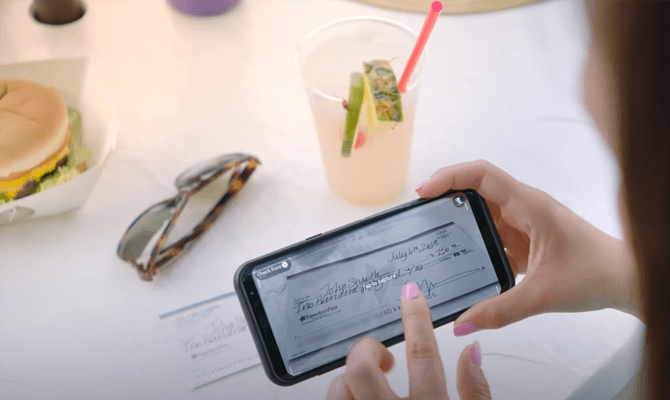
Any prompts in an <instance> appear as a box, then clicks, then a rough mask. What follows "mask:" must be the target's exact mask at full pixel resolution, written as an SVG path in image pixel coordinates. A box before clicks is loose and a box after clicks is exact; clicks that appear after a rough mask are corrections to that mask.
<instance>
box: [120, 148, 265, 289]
mask: <svg viewBox="0 0 670 400" xmlns="http://www.w3.org/2000/svg"><path fill="white" fill-rule="evenodd" d="M259 164H260V161H259V160H258V159H257V158H256V157H254V156H251V155H247V154H239V153H238V154H225V155H222V156H218V157H215V158H212V159H210V160H207V161H205V162H202V163H199V164H197V165H194V166H192V167H191V168H189V169H187V170H186V171H184V172H182V173H181V174H179V176H178V177H177V178H176V179H175V186H176V187H177V189H178V190H179V193H177V195H176V196H175V197H173V198H171V199H168V200H165V201H162V202H160V203H158V204H155V205H153V206H151V207H149V208H148V209H147V210H146V211H144V212H143V213H142V214H140V216H139V217H137V218H136V219H135V221H133V223H132V224H130V227H128V230H126V233H124V235H123V237H122V238H121V242H120V243H119V247H118V248H117V250H116V253H117V254H118V256H119V257H120V258H121V259H122V260H125V261H128V262H129V263H131V264H132V265H133V266H135V267H136V268H137V270H138V272H139V274H140V277H141V278H142V279H144V280H147V281H150V280H152V279H153V277H154V275H156V274H157V273H158V272H159V270H160V269H161V268H164V267H165V266H166V265H167V264H168V263H171V262H172V261H175V260H177V259H178V258H179V257H177V256H180V255H183V254H185V253H186V251H187V250H188V249H190V248H191V246H192V245H193V244H194V243H195V242H196V241H197V239H198V238H199V237H200V236H201V235H202V234H203V233H204V232H205V231H207V230H208V229H209V228H210V227H211V226H212V224H213V223H214V221H215V220H216V219H217V218H218V217H219V215H220V214H221V211H222V210H223V205H224V204H225V203H226V202H227V201H228V200H229V199H230V198H231V197H232V196H233V195H235V193H237V192H238V191H239V190H240V189H241V188H242V186H243V185H244V183H245V182H246V181H247V179H248V178H249V176H250V175H251V173H252V172H254V170H255V169H256V166H258V165H259ZM228 175H230V178H228V177H227V176H228ZM219 178H220V179H219ZM189 200H191V201H190V202H189ZM217 200H218V201H217ZM187 204H189V207H186V205H187ZM182 213H183V214H184V215H182ZM205 214H206V215H205ZM180 215H182V218H179V216H180ZM203 216H204V217H203ZM178 218H179V221H178V220H177V219H178ZM177 222H179V223H177ZM179 231H181V232H183V234H179V233H177V232H179ZM171 234H172V235H171ZM168 237H170V238H173V237H174V238H176V240H174V241H172V240H171V241H170V242H168V241H167V240H168Z"/></svg>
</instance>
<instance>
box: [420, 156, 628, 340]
mask: <svg viewBox="0 0 670 400" xmlns="http://www.w3.org/2000/svg"><path fill="white" fill-rule="evenodd" d="M424 182H425V183H423V184H422V185H421V186H420V187H419V188H417V193H418V194H419V195H420V196H421V197H424V198H432V197H436V196H439V195H441V194H443V193H444V192H446V191H447V190H450V189H466V188H473V189H475V190H477V192H479V194H480V195H481V196H482V197H483V198H484V199H485V200H486V203H487V204H488V207H489V209H490V211H491V216H492V217H493V221H494V222H495V225H496V227H497V229H498V232H499V233H500V236H501V239H502V241H503V244H504V246H505V251H506V253H507V258H508V259H509V262H510V264H511V267H512V270H513V271H514V275H515V276H516V275H517V274H519V273H521V274H525V278H524V279H523V281H521V283H519V284H518V285H517V286H515V287H513V288H511V289H510V290H508V291H507V292H505V293H502V294H500V295H499V296H495V297H492V298H490V299H486V300H483V301H481V302H479V303H477V304H476V305H474V306H472V307H471V308H470V309H468V310H467V311H466V312H465V313H463V314H462V315H461V316H460V317H459V318H458V319H457V320H456V321H455V322H454V334H455V335H457V336H460V335H465V334H468V333H471V332H473V331H474V330H479V329H490V328H501V327H503V326H506V325H509V324H512V323H514V322H517V321H520V320H522V319H524V318H527V317H530V316H533V315H537V314H541V313H545V312H578V311H591V310H598V309H602V308H608V307H612V308H617V309H620V310H622V311H626V312H629V313H631V314H633V315H637V306H636V304H639V303H637V300H636V299H637V298H638V296H637V294H635V296H634V295H633V287H634V286H633V282H634V280H635V279H636V277H635V272H634V271H635V270H634V262H633V258H632V256H631V255H630V253H629V251H628V248H627V246H626V245H625V243H624V242H622V241H620V240H617V239H615V238H613V237H611V236H609V235H607V234H605V233H604V232H602V231H600V230H598V229H597V228H595V227H594V226H593V225H591V224H589V223H588V222H586V221H585V220H583V219H582V218H580V217H579V216H577V215H576V214H575V213H573V212H572V211H570V210H569V209H568V208H566V207H565V206H563V205H562V204H561V203H559V202H558V201H556V200H555V199H553V198H552V197H551V196H549V195H548V194H546V193H545V192H543V191H541V190H538V189H535V188H532V187H530V186H528V185H525V184H523V183H521V182H519V181H517V180H516V179H514V178H512V177H511V176H510V175H508V174H507V173H505V172H504V171H502V170H501V169H499V168H497V167H495V166H493V165H491V164H490V163H488V162H486V161H481V160H480V161H474V162H467V163H462V164H456V165H452V166H449V167H444V168H441V169H439V170H437V171H436V172H435V173H434V174H433V175H432V176H431V178H430V179H429V180H428V181H424ZM585 201H588V199H585Z"/></svg>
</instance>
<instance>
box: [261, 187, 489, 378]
mask: <svg viewBox="0 0 670 400" xmlns="http://www.w3.org/2000/svg"><path fill="white" fill-rule="evenodd" d="M252 276H253V279H254V283H255V285H256V288H257V290H258V293H259V296H260V298H261V301H262V304H263V308H264V310H265V313H266V315H267V318H268V321H269V324H270V327H271V329H272V333H273V334H274V337H275V339H276V341H277V346H278V348H279V351H280V353H281V356H282V359H283V361H284V364H285V366H286V371H287V372H288V373H289V374H291V375H299V374H301V373H304V372H306V371H309V370H311V369H314V368H316V367H319V366H322V365H324V364H326V363H328V362H331V361H334V360H337V359H339V358H342V357H343V356H345V355H346V354H347V353H348V352H349V349H350V348H351V346H352V345H353V343H354V342H355V341H356V340H357V339H359V338H360V337H363V336H373V337H376V338H377V339H379V340H380V341H385V340H387V339H390V338H392V337H395V336H398V335H400V334H402V333H403V326H402V321H401V319H400V296H401V293H402V288H403V286H404V285H405V284H406V283H408V282H416V283H417V284H418V285H419V287H420V288H421V290H422V292H423V294H424V295H425V297H426V299H427V301H428V305H429V306H430V308H431V315H432V318H433V320H438V319H441V318H444V317H447V316H450V315H452V314H455V313H457V312H460V311H463V310H465V309H466V308H468V307H470V306H472V305H473V304H475V303H477V302H478V301H480V300H483V299H485V298H488V297H493V296H495V295H497V294H499V293H500V290H501V287H500V284H499V281H498V277H497V275H496V271H495V269H494V267H493V264H492V262H491V259H490V257H489V254H488V251H487V250H486V245H485V243H484V239H483V238H482V235H481V233H480V231H479V228H478V226H477V221H476V219H475V216H474V214H473V211H472V207H471V205H470V203H469V200H468V198H467V196H465V195H464V194H462V193H459V192H456V193H454V194H453V195H450V196H447V197H443V198H441V199H437V200H434V201H431V202H429V203H426V204H423V205H421V206H418V207H414V208H411V209H409V210H406V211H403V212H401V213H399V214H396V215H393V216H391V217H389V218H385V219H382V220H379V221H375V222H372V223H370V224H368V225H366V226H364V227H362V228H359V229H356V230H352V231H351V232H349V233H347V234H343V235H338V236H337V237H334V238H329V239H325V240H323V241H319V242H317V243H315V244H314V245H313V246H308V247H304V248H301V249H299V250H296V251H295V252H293V253H289V254H284V255H283V256H281V257H280V258H277V259H273V260H269V261H268V262H266V263H263V264H261V265H258V266H256V267H255V268H254V269H253V272H252Z"/></svg>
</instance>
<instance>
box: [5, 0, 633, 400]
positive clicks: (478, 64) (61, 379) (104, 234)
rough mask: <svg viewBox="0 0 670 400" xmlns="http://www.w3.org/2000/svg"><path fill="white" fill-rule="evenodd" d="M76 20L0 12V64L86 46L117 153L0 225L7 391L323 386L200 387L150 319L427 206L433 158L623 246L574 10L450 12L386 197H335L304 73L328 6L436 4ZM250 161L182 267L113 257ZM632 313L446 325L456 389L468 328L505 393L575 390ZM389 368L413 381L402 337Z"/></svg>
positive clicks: (313, 383) (256, 388) (10, 2)
mask: <svg viewBox="0 0 670 400" xmlns="http://www.w3.org/2000/svg"><path fill="white" fill-rule="evenodd" d="M86 4H87V6H88V10H87V12H86V15H85V16H84V18H83V19H82V20H80V21H79V22H77V23H75V24H72V25H70V26H64V27H50V26H45V25H40V24H38V23H36V22H34V21H33V20H32V18H31V17H30V15H29V14H28V7H29V5H30V2H29V1H25V0H4V1H2V3H1V5H0V63H8V62H14V61H19V60H32V59H41V58H49V57H66V56H71V55H81V54H88V55H90V56H91V58H92V60H93V61H95V63H96V64H97V65H98V66H99V68H100V72H101V73H102V76H103V77H104V79H105V80H106V81H107V82H108V83H109V85H110V87H111V88H113V90H114V91H115V92H116V95H117V96H118V99H119V118H120V128H119V135H118V142H117V146H116V150H115V151H114V153H113V154H112V156H111V158H110V160H109V163H108V165H107V167H106V168H105V170H104V171H103V173H102V175H101V178H100V180H99V181H98V183H97V186H96V187H95V190H94V191H93V193H92V195H91V197H90V198H89V201H88V202H87V203H86V205H85V207H84V208H83V209H81V210H80V211H79V212H78V213H67V214H64V215H60V216H55V217H50V218H45V219H41V220H35V221H28V222H23V223H18V224H15V225H11V226H2V227H0V398H3V399H38V398H39V399H121V398H123V399H173V398H179V399H249V400H267V399H278V400H289V399H319V398H323V397H324V396H325V393H326V390H327V387H328V385H329V383H330V381H331V380H332V379H333V378H334V377H335V376H336V375H337V374H339V373H341V372H342V371H343V370H342V369H340V370H336V371H333V372H331V373H329V374H326V375H323V376H319V377H316V378H313V379H310V380H308V381H306V382H304V383H301V384H299V385H296V386H293V387H289V388H281V387H278V386H275V385H274V384H272V383H271V382H270V381H269V380H268V379H267V378H266V377H265V375H264V373H263V370H262V367H261V366H257V367H255V368H251V369H249V370H247V371H245V372H243V373H241V374H238V375H235V376H234V377H232V378H228V379H223V380H220V381H218V382H215V383H213V384H211V385H208V386H205V387H203V388H201V389H197V390H195V391H191V390H190V389H188V386H187V383H186V382H187V381H186V379H185V377H183V376H181V373H180V369H179V364H178V361H177V359H176V358H175V356H174V354H173V353H172V352H171V351H170V349H169V348H168V346H167V344H166V342H165V341H164V340H163V339H162V332H161V329H160V325H159V320H158V315H160V314H162V313H165V312H167V311H171V310H174V309H176V308H180V307H183V306H186V305H189V304H192V303H195V302H197V301H201V300H205V299H208V298H211V297H215V296H217V295H220V294H222V293H226V292H230V291H232V290H233V273H234V271H235V270H236V269H237V267H238V266H239V265H241V264H242V263H243V262H245V261H247V260H249V259H251V258H254V257H257V256H260V255H262V254H265V253H268V252H271V251H274V250H276V249H278V248H281V247H284V246H287V245H289V244H291V243H294V242H297V241H300V240H302V239H304V238H306V237H308V236H312V235H314V234H316V233H319V232H323V231H326V230H330V229H334V228H336V227H338V226H341V225H343V224H346V223H349V222H352V221H354V220H358V219H360V218H363V217H365V216H367V215H370V214H373V213H376V212H379V211H381V210H383V209H385V208H389V207H391V206H395V205H398V204H401V203H403V202H407V201H410V200H412V199H414V198H415V197H416V194H415V192H414V191H413V189H414V187H415V186H416V184H417V183H418V182H419V181H421V180H423V179H424V178H427V177H428V176H429V175H430V174H432V173H433V172H434V171H435V170H436V169H438V168H439V167H442V166H445V165H449V164H453V163H457V162H462V161H468V160H474V159H479V158H483V159H487V160H489V161H491V162H493V163H494V164H496V165H498V166H499V167H501V168H503V169H505V170H506V171H508V172H509V173H510V174H512V175H513V176H515V177H516V178H518V179H519V180H521V181H523V182H525V183H527V184H530V185H532V186H535V187H538V188H540V189H542V190H544V191H546V192H548V193H549V194H551V195H552V196H554V197H555V198H557V199H558V200H559V201H561V202H563V203H564V204H566V205H567V206H568V207H570V208H571V209H573V210H574V211H575V212H576V213H577V214H579V215H581V216H582V217H584V218H585V219H586V220H588V221H590V222H591V223H593V224H594V225H595V226H597V227H598V228H600V229H602V230H604V231H606V232H608V233H610V234H612V235H614V236H616V237H621V228H620V225H619V222H618V218H617V212H616V201H615V191H616V185H617V180H618V171H617V169H616V164H615V162H614V159H613V158H612V156H611V155H610V154H609V153H608V151H607V148H606V146H605V144H604V143H603V141H602V140H601V139H600V137H599V135H598V132H597V131H596V128H595V127H594V125H593V123H592V122H591V120H590V118H589V117H588V115H587V113H586V111H585V109H584V106H583V105H582V102H581V73H582V66H583V61H584V57H585V55H586V51H587V49H588V28H587V25H586V24H585V19H584V15H583V11H582V5H581V2H577V1H547V2H543V3H539V4H533V5H530V6H525V7H520V8H514V9H509V10H505V11H501V12H495V13H484V14H476V15H458V16H441V17H440V19H439V20H438V22H437V25H436V27H435V29H434V31H433V35H432V37H431V39H430V41H429V43H428V46H427V49H428V51H429V52H430V60H429V64H428V66H427V70H426V71H425V75H424V85H423V87H422V88H421V92H420V100H419V105H418V110H417V116H416V126H415V136H414V139H413V148H412V163H411V167H410V181H409V183H408V188H407V191H406V192H405V193H404V195H403V196H402V197H400V198H398V199H397V200H395V201H394V202H393V203H391V204H388V205H386V206H381V207H367V208H366V207H356V206H353V205H349V204H347V203H345V202H344V201H342V200H340V199H339V198H337V197H335V195H334V194H333V193H332V192H331V191H330V190H329V188H328V184H327V181H326V176H325V171H324V167H323V164H322V161H321V157H320V154H319V149H318V141H317V138H316V134H315V131H314V123H313V121H312V116H311V113H310V110H309V107H308V103H307V98H306V95H305V93H304V91H303V88H302V85H301V82H300V78H299V75H298V71H297V69H296V67H295V66H294V64H293V54H294V49H295V46H296V44H297V43H298V41H299V40H300V39H301V38H302V37H304V35H306V34H307V33H308V32H309V31H311V30H312V29H314V28H315V27H317V26H319V25H321V24H323V23H326V22H328V21H331V20H333V19H337V18H342V17H348V16H356V15H366V16H373V15H374V16H384V17H389V18H392V19H394V20H398V21H400V22H403V23H405V24H407V25H409V26H410V27H411V28H412V29H413V30H414V31H416V32H418V31H419V30H420V29H421V26H422V24H423V20H424V17H425V16H424V15H421V14H410V13H402V12H395V11H390V10H385V9H380V8H376V7H372V6H367V5H363V4H360V3H356V2H349V1H302V0H296V1H269V0H268V1H254V0H242V2H241V3H240V4H239V5H238V6H237V7H236V8H235V9H233V10H231V11H230V12H229V13H227V14H224V15H222V16H219V17H215V18H204V19H201V18H194V17H188V16H184V15H181V14H179V13H177V12H175V11H174V10H172V9H171V8H170V7H169V6H168V4H167V2H166V1H163V0H151V1H138V0H133V1H127V0H126V1H124V0H118V1H115V0H86ZM228 152H247V153H251V154H254V155H256V156H258V157H259V158H260V160H261V161H262V165H261V166H260V167H259V168H258V170H257V172H256V173H255V174H254V175H253V176H252V177H251V179H250V181H249V184H248V186H246V187H245V188H244V189H243V190H242V191H241V192H240V193H239V195H238V196H237V198H236V200H234V202H233V203H232V204H230V206H229V207H226V210H225V212H224V214H223V216H222V217H221V218H220V219H219V220H218V221H217V223H216V224H215V226H214V227H213V228H212V230H211V231H210V232H208V233H207V234H206V236H205V237H204V238H203V239H202V241H201V242H200V243H199V244H198V246H197V247H196V248H195V250H194V251H193V252H191V253H190V254H189V255H188V256H187V258H186V259H185V260H184V262H183V263H182V264H181V265H179V266H178V267H177V268H175V269H173V270H172V271H171V272H170V273H167V274H164V275H161V276H160V277H159V279H157V280H155V281H154V282H151V283H148V282H143V281H141V280H140V279H139V278H138V277H137V274H136V273H135V271H133V270H132V269H131V268H130V267H129V266H128V265H126V264H125V263H123V262H122V261H120V260H119V259H118V258H117V256H116V253H115V250H116V246H117V243H118V240H119V238H120V237H121V235H122V233H123V232H124V230H125V229H126V228H127V227H128V225H129V223H130V222H131V221H132V220H133V218H134V217H135V216H137V215H138V213H140V212H141V211H142V210H144V209H145V208H146V207H147V206H149V205H151V204H153V203H155V202H157V201H160V200H162V199H164V198H167V197H169V196H171V195H173V194H174V193H175V189H174V187H173V186H172V182H173V180H174V178H175V176H176V175H177V174H178V173H179V172H180V171H182V170H183V169H185V168H186V167H188V166H190V165H191V164H193V163H195V162H197V161H199V160H201V159H205V158H208V157H210V156H213V155H216V154H221V153H228ZM639 324H640V322H639V321H638V320H637V319H635V318H633V317H631V316H629V315H626V314H623V313H620V312H618V311H614V310H602V311H598V312H590V313H583V314H547V315H542V316H537V317H534V318H529V319H527V320H525V321H522V322H519V323H517V324H514V325H512V326H509V327H507V328H504V329H500V330H496V331H484V332H479V333H476V334H473V335H470V336H469V337H463V338H456V337H454V336H453V334H452V324H449V325H446V326H443V327H441V328H438V329H437V330H436V331H435V334H436V335H437V338H438V342H439V346H440V352H441V355H442V358H443V362H444V366H445V369H446V374H447V382H448V386H449V392H450V393H451V395H452V398H456V397H457V393H456V386H455V385H456V379H455V377H456V371H455V368H456V361H457V357H458V354H459V353H460V351H461V349H462V348H463V347H464V346H466V345H467V344H469V343H472V342H473V341H474V340H479V341H480V343H481V345H482V348H483V353H484V355H483V357H482V359H483V368H484V371H485V373H486V376H487V378H488V380H489V382H490V384H491V389H492V393H493V396H494V398H495V399H539V398H541V399H563V398H565V397H567V396H568V395H569V393H570V392H571V391H572V390H574V389H575V388H576V387H577V386H579V384H580V383H581V382H582V381H583V380H584V379H586V378H587V377H588V376H589V375H590V374H592V373H593V372H594V371H595V368H596V367H597V366H598V364H599V363H600V362H602V361H603V360H605V359H607V357H609V356H610V355H611V354H613V353H614V352H615V351H616V350H617V349H618V348H619V347H620V346H621V345H622V343H624V341H625V340H626V339H627V338H628V337H629V336H630V335H631V333H632V332H633V330H634V329H635V327H637V326H638V325H639ZM391 351H392V352H393V354H394V355H395V357H396V366H395V367H394V370H393V371H392V372H390V373H389V375H388V377H389V380H390V382H391V386H392V387H393V389H395V390H396V392H397V393H398V394H399V395H401V396H406V395H407V393H408V386H407V368H406V358H405V345H404V343H401V344H398V345H396V346H393V347H392V348H391Z"/></svg>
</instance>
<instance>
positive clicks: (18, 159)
mask: <svg viewBox="0 0 670 400" xmlns="http://www.w3.org/2000/svg"><path fill="white" fill-rule="evenodd" d="M70 137H71V126H70V121H69V119H68V116H67V105H66V104H65V99H63V96H61V94H60V93H58V91H57V90H55V89H51V88H48V87H46V86H44V85H42V84H40V83H37V82H32V81H28V80H21V79H0V183H2V182H3V181H4V182H7V181H13V180H16V179H19V178H21V177H24V176H26V175H29V174H30V173H31V171H33V170H36V169H38V168H41V167H42V168H43V167H45V166H47V164H50V163H54V162H55V161H57V160H55V158H57V157H58V158H63V154H65V155H67V154H66V153H67V152H68V151H67V150H68V149H67V148H68V144H69V142H70Z"/></svg>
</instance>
